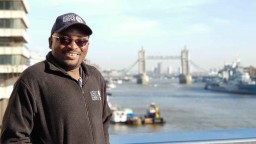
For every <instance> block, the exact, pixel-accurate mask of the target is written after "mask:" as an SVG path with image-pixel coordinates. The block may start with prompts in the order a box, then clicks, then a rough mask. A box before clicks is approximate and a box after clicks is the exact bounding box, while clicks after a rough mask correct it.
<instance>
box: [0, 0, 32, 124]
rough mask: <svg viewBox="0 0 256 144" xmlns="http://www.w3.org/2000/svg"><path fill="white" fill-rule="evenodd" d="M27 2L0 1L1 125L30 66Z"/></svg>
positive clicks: (14, 0)
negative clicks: (22, 75)
mask: <svg viewBox="0 0 256 144" xmlns="http://www.w3.org/2000/svg"><path fill="white" fill-rule="evenodd" d="M27 14H28V9H27V4H26V0H0V125H2V118H3V114H4V111H5V109H6V105H7V103H8V99H9V97H10V95H11V92H12V89H13V84H14V83H15V81H16V80H17V79H18V77H19V75H20V74H21V73H22V72H23V71H24V70H25V69H26V68H27V67H28V66H29V59H30V54H29V50H28V48H27V47H26V43H27V42H28V37H27V35H26V30H27V28H28V21H27V19H26V16H27Z"/></svg>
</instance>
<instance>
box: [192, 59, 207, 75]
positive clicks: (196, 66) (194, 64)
mask: <svg viewBox="0 0 256 144" xmlns="http://www.w3.org/2000/svg"><path fill="white" fill-rule="evenodd" d="M189 62H190V63H191V64H192V65H193V66H194V67H195V68H197V69H199V70H201V71H203V72H207V70H206V69H204V68H202V67H200V66H198V65H197V64H196V63H194V62H193V61H192V60H189Z"/></svg>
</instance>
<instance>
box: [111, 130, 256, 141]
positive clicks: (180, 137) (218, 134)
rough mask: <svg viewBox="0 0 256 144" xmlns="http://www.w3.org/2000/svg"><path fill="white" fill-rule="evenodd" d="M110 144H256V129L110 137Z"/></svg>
mask: <svg viewBox="0 0 256 144" xmlns="http://www.w3.org/2000/svg"><path fill="white" fill-rule="evenodd" d="M110 144H256V128H246V129H231V130H209V131H180V132H163V133H138V134H120V135H110Z"/></svg>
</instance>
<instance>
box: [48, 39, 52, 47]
mask: <svg viewBox="0 0 256 144" xmlns="http://www.w3.org/2000/svg"><path fill="white" fill-rule="evenodd" d="M48 43H49V48H50V49H52V38H51V37H49V38H48Z"/></svg>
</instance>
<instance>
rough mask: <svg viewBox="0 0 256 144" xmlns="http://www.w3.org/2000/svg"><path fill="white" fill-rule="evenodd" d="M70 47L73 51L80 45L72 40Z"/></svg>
mask: <svg viewBox="0 0 256 144" xmlns="http://www.w3.org/2000/svg"><path fill="white" fill-rule="evenodd" d="M70 47H71V48H72V49H77V48H79V47H78V45H77V44H76V42H75V41H74V40H72V42H71V43H70Z"/></svg>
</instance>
